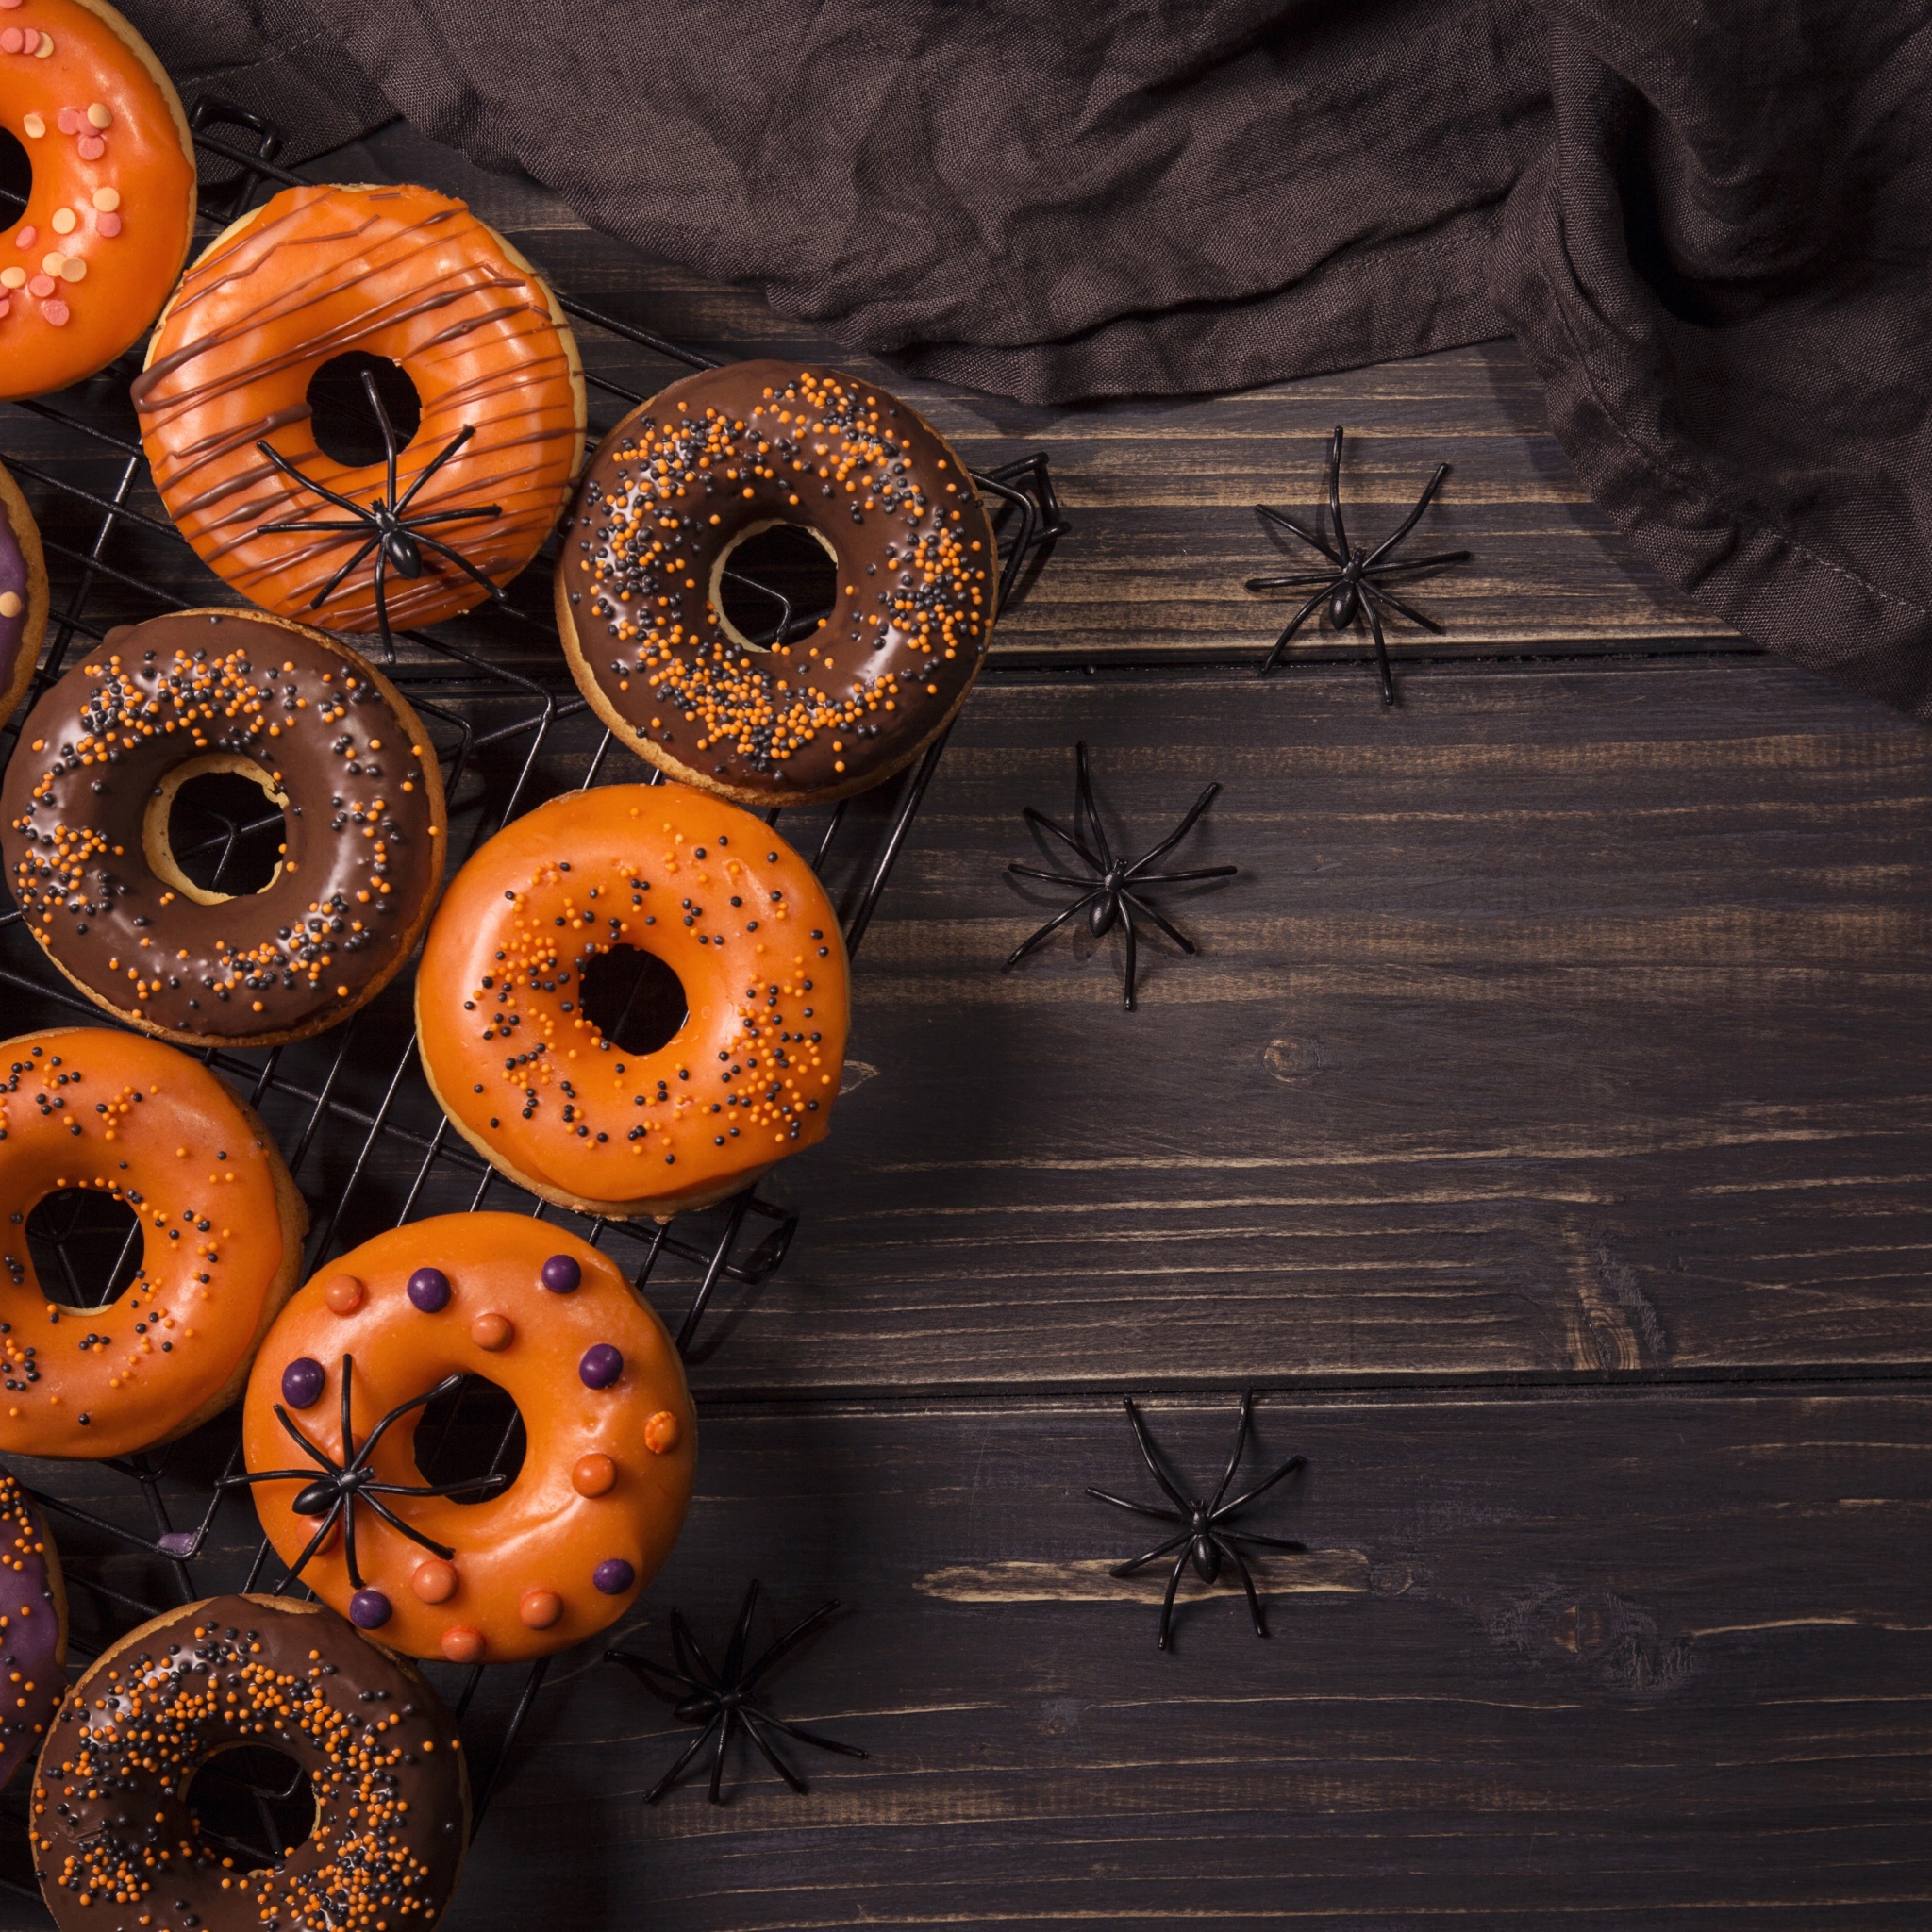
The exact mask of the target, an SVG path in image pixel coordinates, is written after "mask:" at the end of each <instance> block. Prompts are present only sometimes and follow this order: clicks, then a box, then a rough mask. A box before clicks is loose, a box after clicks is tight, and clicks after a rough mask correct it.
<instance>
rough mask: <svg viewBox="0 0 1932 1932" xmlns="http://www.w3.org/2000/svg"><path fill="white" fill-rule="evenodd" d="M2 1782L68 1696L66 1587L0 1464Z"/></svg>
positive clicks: (35, 1518) (49, 1542) (45, 1537)
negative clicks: (4, 1675) (63, 1586)
mask: <svg viewBox="0 0 1932 1932" xmlns="http://www.w3.org/2000/svg"><path fill="white" fill-rule="evenodd" d="M0 1670H4V1671H5V1672H6V1677H5V1679H4V1681H0V1787H5V1786H6V1785H7V1784H8V1782H9V1781H10V1780H11V1778H12V1776H13V1774H14V1773H15V1772H17V1771H18V1770H19V1769H20V1768H21V1766H22V1765H24V1764H31V1763H32V1762H33V1760H34V1759H35V1757H38V1756H39V1755H40V1749H41V1743H42V1740H43V1739H44V1738H45V1737H46V1735H47V1726H48V1724H50V1723H52V1722H53V1717H54V1713H55V1711H56V1710H57V1709H58V1708H59V1705H60V1700H61V1698H62V1697H64V1696H65V1695H66V1694H67V1592H66V1591H65V1590H64V1589H63V1588H62V1586H61V1580H60V1558H59V1556H58V1553H57V1552H56V1550H55V1548H54V1539H53V1538H52V1536H50V1535H49V1534H48V1532H47V1525H46V1524H45V1523H43V1522H42V1520H41V1517H40V1515H39V1514H38V1512H37V1511H36V1510H35V1509H34V1507H33V1505H32V1504H31V1503H29V1502H28V1501H27V1497H26V1491H25V1490H23V1489H22V1488H21V1486H20V1484H19V1483H18V1482H17V1481H15V1479H14V1477H13V1476H12V1474H10V1473H9V1472H8V1471H7V1470H4V1469H0Z"/></svg>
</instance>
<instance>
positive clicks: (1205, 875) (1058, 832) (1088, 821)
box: [1000, 739, 1241, 1012]
mask: <svg viewBox="0 0 1932 1932" xmlns="http://www.w3.org/2000/svg"><path fill="white" fill-rule="evenodd" d="M1220 790H1221V787H1220V786H1219V785H1210V786H1208V789H1207V790H1206V791H1203V792H1202V794H1201V795H1200V797H1199V798H1197V799H1196V800H1195V801H1194V803H1193V805H1192V807H1191V808H1190V810H1189V811H1188V814H1187V816H1186V817H1185V818H1183V819H1182V820H1181V822H1180V824H1178V825H1176V826H1175V827H1174V830H1173V831H1172V832H1170V833H1169V834H1168V836H1167V837H1166V838H1165V839H1163V840H1162V841H1160V842H1159V844H1158V845H1156V846H1155V847H1154V848H1153V850H1152V851H1150V852H1147V853H1146V854H1144V855H1143V856H1142V857H1141V858H1134V859H1129V858H1123V857H1120V856H1118V855H1117V854H1116V853H1115V852H1114V849H1113V843H1112V841H1110V840H1109V839H1108V836H1107V827H1106V826H1105V825H1104V824H1101V822H1100V814H1099V812H1098V811H1097V810H1096V809H1095V807H1094V803H1093V780H1092V777H1091V774H1090V773H1089V771H1088V769H1087V744H1086V741H1085V740H1084V739H1083V740H1082V741H1080V742H1079V743H1078V744H1076V745H1075V746H1074V828H1073V830H1072V831H1069V830H1068V829H1067V827H1066V826H1065V825H1062V824H1059V823H1058V821H1057V820H1054V819H1050V818H1048V817H1047V815H1046V814H1045V813H1044V812H1042V811H1036V810H1035V809H1034V808H1033V807H1032V806H1030V805H1029V806H1027V807H1026V808H1025V811H1024V817H1025V820H1026V822H1027V824H1033V825H1038V826H1039V827H1040V828H1041V830H1042V831H1046V832H1051V833H1052V834H1053V836H1054V837H1055V838H1056V839H1058V841H1060V843H1061V844H1062V845H1064V846H1066V847H1067V848H1068V850H1070V851H1071V852H1072V853H1073V854H1074V857H1075V858H1077V859H1079V860H1080V862H1081V863H1082V864H1083V865H1085V866H1086V867H1087V872H1086V874H1084V875H1082V874H1075V873H1064V872H1042V871H1041V869H1040V868H1039V867H1038V866H1031V865H1020V864H1018V863H1015V864H1011V865H1008V867H1007V871H1008V874H1010V875H1011V876H1012V877H1014V878H1022V879H1041V880H1044V881H1045V882H1046V883H1047V884H1049V885H1056V886H1073V887H1075V888H1076V889H1077V890H1078V891H1079V893H1080V896H1079V897H1078V898H1077V899H1075V900H1074V903H1073V904H1072V905H1071V906H1069V907H1067V908H1065V909H1064V910H1063V911H1060V912H1057V913H1055V914H1054V916H1053V917H1052V918H1051V919H1049V920H1048V921H1047V922H1046V924H1044V925H1042V926H1041V928H1040V930H1039V931H1038V932H1036V933H1034V934H1033V935H1032V936H1031V937H1030V938H1028V939H1025V940H1023V941H1021V942H1020V944H1019V945H1018V946H1016V947H1015V948H1014V949H1013V952H1012V954H1011V955H1010V957H1009V958H1008V960H1007V963H1006V964H1005V965H1004V966H1003V967H1001V969H1000V970H1001V972H1003V973H1010V972H1011V971H1012V970H1013V968H1014V967H1015V966H1017V965H1018V964H1019V963H1020V961H1021V960H1022V959H1024V958H1025V957H1026V956H1027V954H1028V953H1030V952H1032V951H1034V949H1035V948H1036V947H1039V946H1041V945H1043V944H1045V942H1046V941H1048V940H1049V939H1051V938H1052V937H1053V935H1054V934H1055V933H1056V932H1058V930H1059V928H1060V927H1061V926H1063V925H1064V924H1066V923H1067V922H1068V921H1069V920H1070V919H1073V918H1074V916H1075V915H1076V914H1078V913H1081V912H1084V913H1085V914H1086V915H1087V930H1088V931H1089V932H1091V934H1092V935H1093V937H1094V938H1095V939H1097V940H1098V939H1105V938H1106V937H1107V935H1108V933H1110V932H1111V931H1112V930H1113V929H1114V927H1115V926H1116V925H1118V926H1120V927H1121V929H1122V931H1123V933H1124V935H1125V938H1126V950H1127V970H1126V981H1125V988H1124V992H1123V995H1122V999H1121V1004H1122V1005H1123V1006H1124V1008H1126V1009H1127V1010H1128V1011H1129V1012H1132V1011H1133V1010H1134V1007H1135V990H1136V980H1137V968H1138V965H1139V959H1140V944H1139V933H1138V930H1137V928H1136V926H1135V924H1134V917H1135V914H1136V913H1138V914H1139V915H1140V916H1141V918H1142V919H1144V920H1147V921H1148V922H1149V923H1150V924H1154V925H1157V926H1158V927H1159V928H1160V930H1161V931H1162V932H1164V933H1165V934H1166V935H1167V936H1168V938H1169V939H1171V940H1172V941H1174V944H1175V945H1177V946H1178V947H1179V948H1180V949H1181V951H1182V952H1184V953H1192V952H1194V951H1195V950H1196V948H1195V945H1194V942H1193V941H1192V940H1191V939H1190V938H1189V937H1188V936H1187V934H1186V933H1184V932H1182V931H1181V929H1180V928H1179V927H1178V926H1177V925H1175V924H1174V923H1173V922H1172V921H1171V920H1169V919H1168V918H1167V917H1166V916H1165V915H1164V914H1162V913H1161V912H1159V911H1158V910H1157V909H1156V908H1154V907H1153V906H1150V905H1149V904H1148V903H1147V901H1146V899H1145V898H1144V897H1143V896H1142V895H1143V894H1144V893H1145V891H1146V890H1147V889H1148V888H1149V887H1150V886H1179V885H1190V884H1192V883H1193V882H1194V881H1196V880H1199V879H1220V878H1227V877H1230V876H1231V875H1232V874H1235V873H1237V872H1239V871H1240V870H1241V868H1240V867H1239V866H1236V865H1210V866H1205V867H1202V868H1200V869H1199V870H1197V871H1193V872H1149V871H1148V870H1147V868H1148V867H1149V866H1151V865H1152V864H1154V863H1155V861H1156V860H1157V859H1160V858H1165V857H1166V856H1167V855H1168V854H1169V853H1170V852H1172V851H1173V850H1174V847H1175V846H1176V845H1178V844H1179V843H1180V841H1182V840H1183V839H1185V838H1186V837H1187V836H1188V834H1189V833H1190V832H1191V831H1192V830H1193V828H1194V824H1195V821H1196V820H1197V819H1199V818H1200V816H1201V814H1202V813H1203V812H1204V811H1206V810H1207V809H1208V807H1209V806H1210V805H1211V804H1213V802H1214V797H1215V794H1216V793H1217V792H1218V791H1220ZM1083 821H1084V822H1085V829H1086V831H1087V833H1088V839H1083V838H1082V837H1081V836H1080V833H1081V830H1082V822H1083ZM1089 839H1091V843H1090V842H1089Z"/></svg>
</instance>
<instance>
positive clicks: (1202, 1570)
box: [1087, 1391, 1306, 1650]
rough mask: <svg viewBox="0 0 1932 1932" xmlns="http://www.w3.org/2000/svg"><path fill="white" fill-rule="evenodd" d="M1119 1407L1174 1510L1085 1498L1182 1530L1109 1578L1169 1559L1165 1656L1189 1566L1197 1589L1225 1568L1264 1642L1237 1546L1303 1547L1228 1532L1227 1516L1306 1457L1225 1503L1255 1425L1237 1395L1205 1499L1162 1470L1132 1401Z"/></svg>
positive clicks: (1249, 1399) (1163, 1612)
mask: <svg viewBox="0 0 1932 1932" xmlns="http://www.w3.org/2000/svg"><path fill="white" fill-rule="evenodd" d="M1122 1405H1123V1407H1124V1408H1125V1409H1126V1411H1127V1420H1128V1422H1129V1423H1131V1424H1133V1428H1134V1441H1135V1442H1136V1443H1137V1444H1138V1445H1139V1447H1140V1451H1141V1460H1142V1461H1143V1462H1145V1463H1146V1465H1147V1468H1148V1471H1149V1473H1150V1474H1152V1475H1153V1477H1154V1480H1155V1482H1156V1483H1157V1484H1158V1486H1159V1488H1160V1491H1161V1493H1162V1494H1163V1495H1165V1496H1166V1498H1167V1500H1168V1502H1169V1503H1170V1504H1171V1505H1172V1506H1173V1507H1171V1508H1166V1509H1162V1508H1158V1507H1153V1506H1152V1505H1149V1504H1146V1503H1131V1502H1129V1501H1128V1500H1127V1499H1126V1498H1125V1497H1124V1496H1115V1495H1111V1494H1109V1493H1108V1491H1106V1490H1095V1489H1090V1490H1089V1491H1087V1493H1088V1494H1089V1495H1090V1496H1092V1497H1094V1498H1095V1499H1096V1500H1097V1501H1099V1502H1102V1503H1108V1504H1111V1505H1112V1506H1113V1507H1114V1508H1116V1509H1125V1510H1127V1511H1129V1512H1130V1513H1131V1514H1133V1515H1135V1516H1151V1517H1153V1518H1155V1519H1156V1520H1157V1521H1158V1522H1161V1523H1173V1524H1179V1525H1180V1534H1179V1535H1178V1536H1171V1537H1169V1538H1168V1539H1167V1540H1166V1541H1164V1542H1160V1543H1157V1544H1156V1545H1155V1546H1154V1548H1153V1549H1151V1550H1147V1551H1144V1552H1143V1553H1142V1554H1141V1555H1140V1556H1138V1557H1129V1558H1128V1559H1127V1560H1126V1561H1125V1562H1124V1563H1119V1564H1116V1565H1115V1566H1114V1569H1113V1571H1112V1573H1111V1574H1113V1575H1115V1576H1132V1575H1133V1574H1135V1573H1136V1572H1137V1571H1140V1570H1143V1569H1145V1568H1146V1566H1147V1565H1148V1564H1149V1563H1158V1561H1159V1560H1160V1559H1161V1558H1162V1557H1174V1568H1173V1570H1172V1571H1171V1572H1170V1573H1169V1575H1168V1579H1167V1592H1166V1594H1165V1595H1164V1596H1163V1597H1162V1599H1161V1603H1160V1635H1159V1637H1158V1639H1157V1640H1156V1643H1157V1647H1158V1649H1161V1650H1166V1649H1168V1648H1169V1647H1170V1646H1171V1643H1172V1640H1173V1635H1174V1593H1175V1592H1176V1591H1178V1590H1179V1589H1180V1587H1181V1578H1182V1576H1184V1575H1185V1574H1187V1571H1188V1568H1189V1566H1190V1565H1192V1567H1193V1571H1194V1574H1195V1575H1196V1576H1198V1577H1199V1578H1200V1579H1201V1581H1202V1582H1203V1583H1209V1584H1211V1583H1215V1582H1218V1581H1219V1580H1220V1576H1221V1569H1222V1565H1223V1563H1225V1564H1226V1565H1227V1566H1228V1567H1229V1568H1230V1569H1232V1570H1233V1572H1234V1573H1235V1574H1236V1575H1237V1576H1238V1577H1240V1579H1241V1589H1242V1591H1245V1593H1246V1595H1247V1599H1248V1613H1249V1615H1250V1616H1252V1617H1253V1619H1254V1623H1255V1635H1256V1636H1257V1637H1266V1636H1267V1634H1268V1625H1267V1624H1266V1623H1265V1622H1264V1621H1263V1619H1262V1616H1261V1599H1260V1597H1259V1595H1258V1594H1257V1591H1256V1590H1255V1577H1254V1573H1253V1572H1252V1571H1251V1570H1250V1569H1249V1568H1248V1565H1247V1561H1246V1558H1245V1557H1243V1556H1242V1554H1241V1545H1242V1544H1243V1543H1252V1544H1255V1545H1257V1547H1259V1548H1262V1549H1269V1550H1288V1551H1299V1550H1300V1549H1301V1548H1302V1547H1303V1545H1302V1544H1300V1543H1298V1542H1289V1541H1284V1540H1283V1539H1282V1538H1280V1537H1273V1536H1262V1535H1260V1534H1259V1533H1258V1532H1257V1531H1255V1530H1251V1529H1234V1528H1231V1527H1229V1524H1230V1523H1231V1522H1232V1520H1233V1518H1234V1517H1235V1516H1236V1515H1238V1514H1239V1513H1240V1512H1241V1510H1243V1509H1245V1508H1246V1507H1248V1505H1249V1504H1251V1503H1253V1502H1255V1501H1257V1499H1258V1498H1259V1497H1261V1496H1262V1495H1264V1494H1266V1492H1267V1491H1270V1490H1272V1489H1273V1488H1274V1485H1275V1484H1276V1483H1278V1482H1280V1481H1281V1479H1282V1478H1283V1477H1284V1476H1287V1475H1291V1474H1293V1473H1294V1472H1295V1471H1296V1470H1298V1469H1300V1468H1301V1467H1302V1465H1303V1463H1304V1461H1305V1459H1306V1458H1304V1457H1300V1456H1291V1457H1289V1458H1288V1460H1287V1461H1286V1462H1283V1463H1281V1464H1279V1465H1277V1466H1276V1467H1275V1468H1274V1470H1272V1471H1271V1472H1270V1473H1269V1474H1267V1475H1265V1476H1263V1477H1262V1478H1261V1480H1260V1481H1259V1482H1258V1483H1256V1484H1255V1485H1254V1486H1253V1487H1252V1488H1251V1489H1247V1490H1244V1491H1241V1494H1240V1495H1239V1496H1236V1497H1233V1498H1232V1499H1230V1500H1225V1501H1224V1498H1225V1497H1227V1490H1228V1485H1229V1484H1230V1483H1232V1482H1233V1481H1234V1473H1235V1471H1236V1470H1237V1469H1239V1468H1240V1467H1241V1456H1242V1453H1243V1452H1244V1451H1245V1450H1246V1448H1247V1446H1248V1431H1249V1428H1250V1426H1251V1425H1252V1423H1253V1420H1254V1411H1255V1397H1254V1394H1253V1391H1249V1392H1248V1393H1246V1394H1243V1395H1242V1397H1241V1425H1240V1427H1239V1428H1238V1429H1237V1430H1236V1431H1235V1439H1234V1454H1233V1455H1232V1456H1230V1457H1228V1459H1227V1467H1226V1469H1225V1470H1224V1471H1223V1472H1222V1476H1221V1481H1220V1483H1219V1484H1218V1485H1217V1486H1216V1488H1215V1491H1214V1493H1213V1495H1212V1496H1211V1497H1208V1498H1207V1499H1205V1500H1204V1499H1203V1498H1201V1497H1199V1496H1190V1495H1188V1494H1186V1493H1185V1492H1184V1491H1183V1490H1182V1489H1181V1487H1180V1485H1179V1483H1177V1482H1176V1481H1175V1480H1174V1477H1173V1476H1171V1475H1170V1474H1168V1472H1167V1470H1166V1469H1165V1468H1164V1467H1163V1466H1162V1463H1161V1460H1160V1457H1159V1456H1158V1453H1157V1451H1156V1449H1155V1447H1154V1441H1153V1439H1152V1438H1151V1437H1150V1436H1149V1435H1148V1433H1147V1424H1145V1423H1144V1422H1142V1421H1141V1413H1140V1411H1139V1410H1138V1409H1137V1408H1136V1407H1134V1404H1133V1399H1132V1397H1130V1396H1124V1397H1123V1398H1122Z"/></svg>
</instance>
